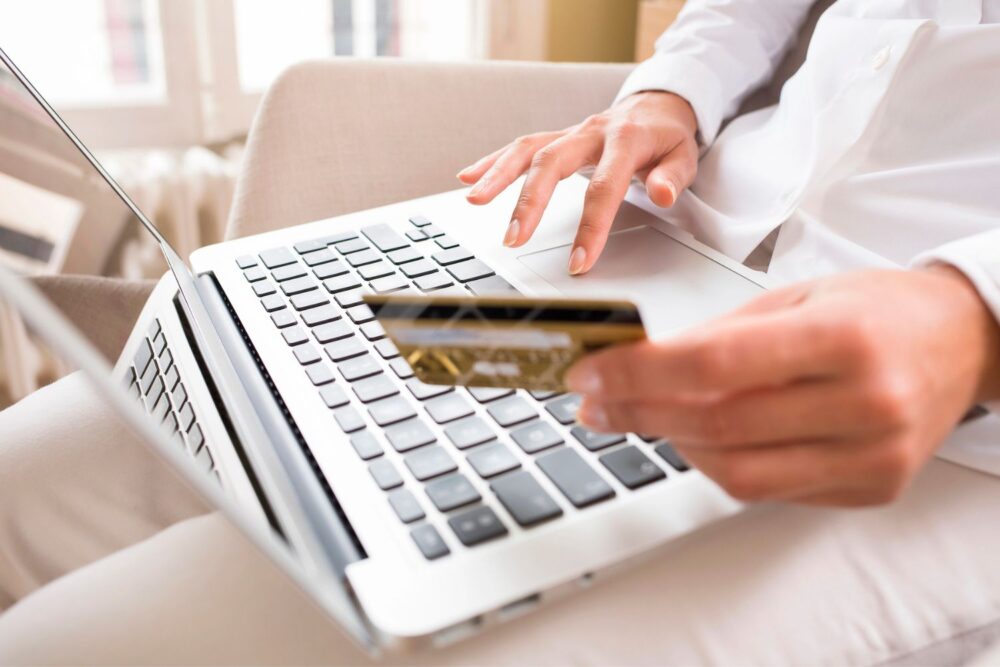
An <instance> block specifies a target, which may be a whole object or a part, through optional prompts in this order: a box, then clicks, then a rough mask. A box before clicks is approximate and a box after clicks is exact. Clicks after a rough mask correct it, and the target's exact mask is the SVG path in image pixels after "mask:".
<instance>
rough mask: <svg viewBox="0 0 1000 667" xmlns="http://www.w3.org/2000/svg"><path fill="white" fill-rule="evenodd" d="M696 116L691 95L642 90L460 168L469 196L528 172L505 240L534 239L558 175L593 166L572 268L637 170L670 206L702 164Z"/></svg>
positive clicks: (600, 242)
mask: <svg viewBox="0 0 1000 667" xmlns="http://www.w3.org/2000/svg"><path fill="white" fill-rule="evenodd" d="M697 132H698V121H697V119H696V117H695V114H694V110H693V109H692V108H691V105H690V104H688V103H687V101H686V100H685V99H684V98H682V97H679V96H678V95H674V94H673V93H666V92H659V91H656V92H643V93H636V94H635V95H630V96H629V97H626V98H624V99H623V100H621V101H620V102H619V103H618V104H616V105H614V106H613V107H611V108H610V109H608V110H607V111H604V112H603V113H599V114H597V115H595V116H591V117H590V118H588V119H586V120H585V121H583V122H582V123H580V124H579V125H574V126H573V127H570V128H567V129H565V130H562V131H558V132H541V133H538V134H530V135H527V136H524V137H520V138H518V139H516V140H515V141H513V142H512V143H510V144H508V145H507V146H504V147H503V148H501V149H500V150H498V151H496V152H494V153H491V154H490V155H487V156H486V157H484V158H482V159H481V160H479V161H478V162H476V163H475V164H473V165H472V166H469V167H466V168H465V169H463V170H462V171H460V172H459V173H458V178H459V180H461V181H462V182H463V183H466V184H468V185H472V189H471V190H470V191H469V193H468V195H467V198H468V200H469V201H470V202H471V203H473V204H487V203H489V202H490V201H492V200H493V199H494V198H495V197H496V196H497V195H498V194H500V193H501V192H502V191H503V190H504V189H506V188H507V186H509V185H510V184H511V183H513V182H514V181H515V180H516V179H517V178H518V177H519V176H521V174H524V173H525V172H527V177H526V178H525V181H524V186H523V187H522V188H521V196H520V197H519V198H518V200H517V205H516V206H515V208H514V213H513V215H512V216H511V221H510V225H509V226H508V228H507V233H506V235H505V236H504V245H506V246H509V247H517V246H520V245H522V244H524V243H526V242H527V241H528V239H530V238H531V235H532V234H533V233H534V231H535V228H536V227H537V226H538V222H539V220H541V217H542V213H543V212H544V211H545V207H546V206H547V205H548V203H549V200H550V199H551V197H552V192H553V191H554V190H555V187H556V185H557V184H558V183H559V181H561V180H563V179H564V178H568V177H569V176H570V175H572V174H573V173H575V172H576V171H577V170H579V169H581V168H583V167H589V166H593V167H595V169H594V173H593V176H591V178H590V185H589V186H588V187H587V194H586V196H585V199H584V206H583V217H582V218H581V219H580V227H579V229H578V230H577V234H576V239H575V241H574V242H573V250H572V252H571V253H570V262H569V272H570V273H571V274H578V273H584V272H586V271H589V270H590V268H591V267H593V265H594V263H595V262H596V261H597V258H598V256H600V254H601V251H602V250H603V249H604V244H605V242H606V241H607V238H608V234H609V232H610V230H611V223H612V222H613V221H614V218H615V214H616V213H617V212H618V208H619V207H620V206H621V203H622V200H623V199H624V198H625V194H626V192H627V191H628V187H629V184H630V183H631V181H632V177H633V176H635V175H638V176H639V177H640V178H642V179H643V180H644V181H645V183H646V190H647V191H648V192H649V197H650V199H651V200H652V201H653V203H654V204H656V205H658V206H663V207H667V206H671V205H673V203H674V202H675V201H677V197H678V196H679V195H680V193H681V192H682V191H683V190H684V189H685V188H686V187H688V186H689V185H690V184H691V182H692V181H693V180H694V177H695V173H696V172H697V169H698V145H697V141H696V139H695V135H696V134H697Z"/></svg>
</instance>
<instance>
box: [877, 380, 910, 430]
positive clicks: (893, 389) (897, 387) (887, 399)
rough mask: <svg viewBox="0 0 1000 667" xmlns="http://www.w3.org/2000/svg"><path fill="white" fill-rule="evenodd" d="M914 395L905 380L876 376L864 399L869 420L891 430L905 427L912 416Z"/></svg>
mask: <svg viewBox="0 0 1000 667" xmlns="http://www.w3.org/2000/svg"><path fill="white" fill-rule="evenodd" d="M915 393H916V391H915V390H914V388H913V386H912V384H911V383H910V382H909V381H908V380H906V379H903V378H895V377H892V376H887V375H885V374H882V375H880V376H877V377H876V378H875V379H874V380H873V381H872V382H871V385H870V387H869V389H868V392H867V395H866V397H865V400H866V402H867V404H868V413H869V415H868V416H869V419H871V420H872V421H873V422H875V423H877V424H880V425H883V426H888V427H891V428H902V427H905V426H907V425H908V424H910V423H911V420H912V419H913V416H914V415H913V405H914V404H915V401H914V400H913V399H914V394H915Z"/></svg>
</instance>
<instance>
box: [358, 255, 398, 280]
mask: <svg viewBox="0 0 1000 667" xmlns="http://www.w3.org/2000/svg"><path fill="white" fill-rule="evenodd" d="M395 272H396V269H395V268H393V266H392V264H390V263H389V262H387V261H385V260H384V259H380V260H379V261H377V262H375V263H374V264H368V265H367V266H362V267H361V268H360V269H358V275H359V276H361V277H362V278H363V279H364V280H375V279H376V278H382V277H384V276H391V275H392V274H394V273H395Z"/></svg>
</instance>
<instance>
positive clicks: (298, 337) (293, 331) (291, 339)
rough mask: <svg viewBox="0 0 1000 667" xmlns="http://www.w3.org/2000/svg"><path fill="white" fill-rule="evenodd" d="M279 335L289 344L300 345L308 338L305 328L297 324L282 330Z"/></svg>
mask: <svg viewBox="0 0 1000 667" xmlns="http://www.w3.org/2000/svg"><path fill="white" fill-rule="evenodd" d="M281 337H282V338H284V339H285V342H286V343H288V344H289V345H301V344H302V343H304V342H306V341H307V340H309V336H308V335H306V330H305V329H303V328H302V327H300V326H298V325H296V326H294V327H289V328H287V329H285V330H284V331H282V332H281Z"/></svg>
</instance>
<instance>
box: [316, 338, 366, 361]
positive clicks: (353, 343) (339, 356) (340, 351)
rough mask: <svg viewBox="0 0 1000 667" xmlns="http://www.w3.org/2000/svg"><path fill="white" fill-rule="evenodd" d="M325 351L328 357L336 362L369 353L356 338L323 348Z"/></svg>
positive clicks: (339, 341)
mask: <svg viewBox="0 0 1000 667" xmlns="http://www.w3.org/2000/svg"><path fill="white" fill-rule="evenodd" d="M323 351H324V352H326V356H328V357H330V360H331V361H336V362H341V361H345V360H347V359H351V358H353V357H359V356H361V355H362V354H365V353H366V352H368V350H367V349H365V346H364V344H363V343H362V342H361V341H360V340H358V339H357V338H356V337H354V336H352V337H350V338H347V339H344V340H338V341H337V342H335V343H329V344H327V346H326V347H324V348H323Z"/></svg>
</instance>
